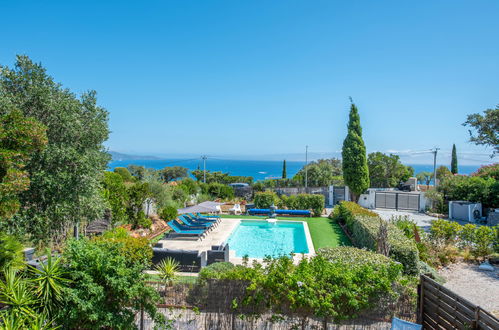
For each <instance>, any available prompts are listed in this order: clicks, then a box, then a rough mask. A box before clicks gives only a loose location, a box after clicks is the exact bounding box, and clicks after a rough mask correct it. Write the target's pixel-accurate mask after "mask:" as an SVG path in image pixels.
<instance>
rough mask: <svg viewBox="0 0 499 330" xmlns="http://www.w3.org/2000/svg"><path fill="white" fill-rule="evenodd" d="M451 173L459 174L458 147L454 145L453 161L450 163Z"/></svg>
mask: <svg viewBox="0 0 499 330" xmlns="http://www.w3.org/2000/svg"><path fill="white" fill-rule="evenodd" d="M450 171H451V172H452V174H457V152H456V145H455V144H453V145H452V160H451V163H450Z"/></svg>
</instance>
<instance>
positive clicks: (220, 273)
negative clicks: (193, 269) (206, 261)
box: [199, 262, 234, 280]
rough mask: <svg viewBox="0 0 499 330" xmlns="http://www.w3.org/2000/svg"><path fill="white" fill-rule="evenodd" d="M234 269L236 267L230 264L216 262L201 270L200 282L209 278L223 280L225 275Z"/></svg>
mask: <svg viewBox="0 0 499 330" xmlns="http://www.w3.org/2000/svg"><path fill="white" fill-rule="evenodd" d="M233 269H234V265H233V264H231V263H230V262H215V263H213V264H211V265H209V266H206V267H204V268H202V269H201V271H200V272H199V280H206V279H209V278H223V277H224V276H225V274H226V273H227V272H229V271H232V270H233Z"/></svg>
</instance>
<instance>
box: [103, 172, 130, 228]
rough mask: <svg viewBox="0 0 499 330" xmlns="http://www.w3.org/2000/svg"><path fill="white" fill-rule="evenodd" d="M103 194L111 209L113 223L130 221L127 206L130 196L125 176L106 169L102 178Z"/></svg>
mask: <svg viewBox="0 0 499 330" xmlns="http://www.w3.org/2000/svg"><path fill="white" fill-rule="evenodd" d="M102 194H103V196H104V199H105V200H106V201H107V203H108V204H109V208H110V210H111V225H112V226H114V225H116V224H120V223H122V224H124V223H128V216H127V213H126V208H127V205H128V202H129V196H128V193H127V188H126V186H125V183H124V180H123V177H122V176H121V175H119V174H117V173H113V172H107V171H106V172H105V173H104V177H103V180H102Z"/></svg>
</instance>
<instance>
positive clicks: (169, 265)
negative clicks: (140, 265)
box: [155, 258, 180, 284]
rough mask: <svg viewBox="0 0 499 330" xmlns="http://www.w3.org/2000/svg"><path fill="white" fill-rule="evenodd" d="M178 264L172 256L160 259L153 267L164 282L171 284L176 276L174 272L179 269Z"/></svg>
mask: <svg viewBox="0 0 499 330" xmlns="http://www.w3.org/2000/svg"><path fill="white" fill-rule="evenodd" d="M179 266H180V264H179V263H178V262H177V261H176V260H175V259H173V258H166V259H163V260H161V262H160V263H159V264H157V265H156V267H155V269H156V270H157V271H158V272H159V277H160V278H161V280H162V281H163V282H164V283H165V284H172V283H173V281H174V280H175V277H176V274H175V273H176V272H178V271H179Z"/></svg>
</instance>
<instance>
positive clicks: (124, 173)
mask: <svg viewBox="0 0 499 330" xmlns="http://www.w3.org/2000/svg"><path fill="white" fill-rule="evenodd" d="M114 173H116V174H119V175H120V176H121V177H122V178H123V181H124V182H134V181H135V180H136V179H135V178H134V177H133V176H132V174H131V173H130V171H129V170H128V169H127V168H126V167H115V168H114Z"/></svg>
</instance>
